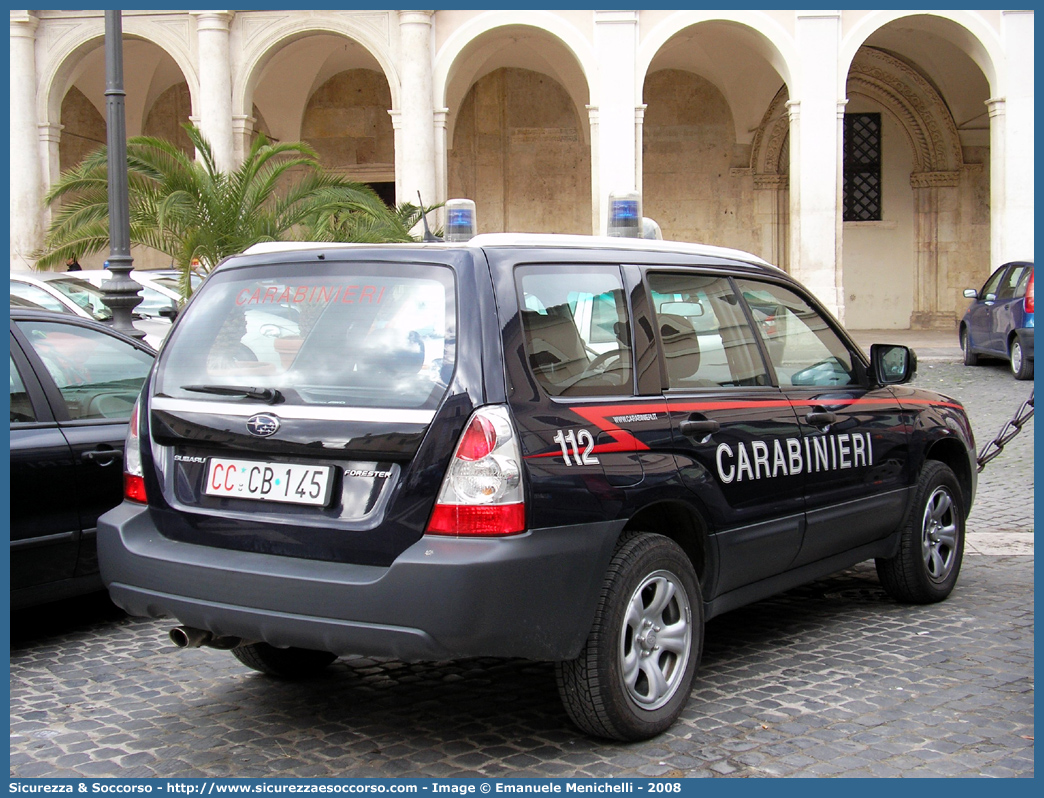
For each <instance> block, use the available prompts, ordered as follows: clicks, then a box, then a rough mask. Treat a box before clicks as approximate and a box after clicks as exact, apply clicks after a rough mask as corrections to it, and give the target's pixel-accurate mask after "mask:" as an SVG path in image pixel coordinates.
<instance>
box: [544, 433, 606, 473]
mask: <svg viewBox="0 0 1044 798" xmlns="http://www.w3.org/2000/svg"><path fill="white" fill-rule="evenodd" d="M552 440H553V441H554V442H555V443H557V444H558V445H559V446H561V447H562V459H563V460H564V461H565V464H566V465H567V466H571V465H574V463H573V460H575V461H576V463H575V465H598V458H597V457H596V456H595V455H593V454H591V451H592V450H593V449H594V446H595V442H594V438H593V437H592V435H591V433H590V432H588V431H587V430H586V429H581V430H577V431H576V432H575V433H574V432H573V430H569V432H563V431H562V430H558V431H557V432H556V433H555V437H554V438H552ZM581 446H582V447H584V450H583V451H582V452H581V451H580V447H581ZM570 448H572V450H573V460H570V459H569V449H570Z"/></svg>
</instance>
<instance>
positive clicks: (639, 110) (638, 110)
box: [634, 105, 649, 125]
mask: <svg viewBox="0 0 1044 798" xmlns="http://www.w3.org/2000/svg"><path fill="white" fill-rule="evenodd" d="M648 107H649V106H648V105H638V106H635V109H634V121H635V122H636V123H637V124H639V125H640V124H642V122H644V121H645V111H646V109H647V108H648Z"/></svg>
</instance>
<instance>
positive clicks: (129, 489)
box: [123, 399, 149, 504]
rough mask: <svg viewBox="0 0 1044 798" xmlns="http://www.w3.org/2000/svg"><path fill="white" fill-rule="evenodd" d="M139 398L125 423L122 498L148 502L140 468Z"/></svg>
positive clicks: (143, 477) (143, 473) (143, 502)
mask: <svg viewBox="0 0 1044 798" xmlns="http://www.w3.org/2000/svg"><path fill="white" fill-rule="evenodd" d="M140 402H141V400H140V399H139V400H138V401H137V402H135V403H134V409H133V410H131V414H130V423H129V424H128V425H127V441H126V443H125V445H124V447H123V498H125V499H128V500H130V501H132V502H141V503H142V504H147V503H148V500H149V499H148V496H147V495H146V494H145V476H144V475H145V472H144V471H143V470H142V468H141V437H140V436H139V435H138V412H139V404H140Z"/></svg>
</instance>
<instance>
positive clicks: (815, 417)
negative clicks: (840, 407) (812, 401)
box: [805, 410, 837, 429]
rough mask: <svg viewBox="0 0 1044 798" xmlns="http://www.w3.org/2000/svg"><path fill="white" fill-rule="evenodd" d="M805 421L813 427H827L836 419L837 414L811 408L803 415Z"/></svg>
mask: <svg viewBox="0 0 1044 798" xmlns="http://www.w3.org/2000/svg"><path fill="white" fill-rule="evenodd" d="M805 421H807V422H808V423H809V424H811V425H812V426H813V427H819V428H820V429H822V428H824V427H829V426H830V425H831V424H833V423H834V422H835V421H837V414H836V413H832V412H830V411H829V410H812V411H810V412H809V413H807V414H806V415H805Z"/></svg>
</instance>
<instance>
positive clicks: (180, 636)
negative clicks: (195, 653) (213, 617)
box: [170, 626, 242, 651]
mask: <svg viewBox="0 0 1044 798" xmlns="http://www.w3.org/2000/svg"><path fill="white" fill-rule="evenodd" d="M170 642H172V643H173V644H174V645H175V646H177V647H178V648H200V647H201V646H207V647H208V648H217V649H221V650H222V651H228V650H229V649H233V648H235V647H236V646H238V645H239V644H240V642H242V641H241V640H240V639H239V638H238V637H215V636H214V635H213V634H212V633H211V632H208V631H207V630H206V629H195V628H193V627H191V626H175V627H174V628H173V629H171V630H170Z"/></svg>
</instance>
